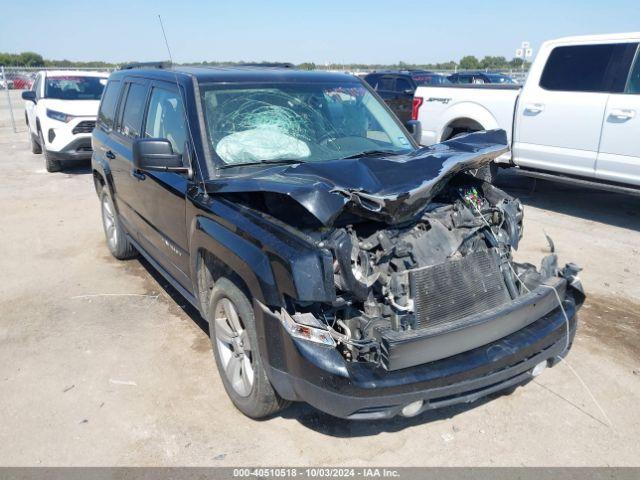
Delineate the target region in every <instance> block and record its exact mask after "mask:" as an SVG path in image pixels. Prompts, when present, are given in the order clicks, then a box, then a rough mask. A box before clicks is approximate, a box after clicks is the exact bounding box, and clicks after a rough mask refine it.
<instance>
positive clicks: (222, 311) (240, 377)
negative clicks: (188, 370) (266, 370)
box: [213, 298, 254, 397]
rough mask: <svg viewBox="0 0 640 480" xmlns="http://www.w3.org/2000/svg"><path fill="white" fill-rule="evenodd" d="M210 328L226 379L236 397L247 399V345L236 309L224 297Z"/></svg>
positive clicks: (249, 387) (249, 369)
mask: <svg viewBox="0 0 640 480" xmlns="http://www.w3.org/2000/svg"><path fill="white" fill-rule="evenodd" d="M213 328H214V333H215V338H216V345H217V347H218V354H219V357H220V361H221V362H222V369H223V370H224V372H225V375H226V377H227V380H228V381H229V383H230V384H231V386H232V387H233V389H234V390H235V391H236V393H237V394H238V395H240V396H241V397H248V396H249V395H250V394H251V390H252V388H253V382H254V371H253V365H252V358H253V356H252V352H251V343H250V342H249V336H248V335H247V330H246V329H245V328H244V325H243V324H242V321H241V320H240V317H239V316H238V311H237V309H236V307H235V306H234V304H233V302H231V300H229V299H228V298H223V299H221V300H220V301H219V302H218V303H217V305H216V309H215V320H214V327H213Z"/></svg>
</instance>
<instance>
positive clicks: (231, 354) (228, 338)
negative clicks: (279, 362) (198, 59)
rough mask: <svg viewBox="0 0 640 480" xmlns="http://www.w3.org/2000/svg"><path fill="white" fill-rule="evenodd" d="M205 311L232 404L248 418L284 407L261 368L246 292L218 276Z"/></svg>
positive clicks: (220, 371) (249, 303) (251, 309)
mask: <svg viewBox="0 0 640 480" xmlns="http://www.w3.org/2000/svg"><path fill="white" fill-rule="evenodd" d="M207 313H208V315H207V318H208V319H209V335H210V337H211V344H212V346H213V353H214V356H215V359H216V365H217V367H218V372H219V373H220V377H221V379H222V383H223V385H224V388H225V390H226V392H227V395H228V396H229V398H230V399H231V401H232V402H233V404H234V405H235V407H236V408H237V409H238V410H240V411H241V412H242V413H244V414H245V415H247V416H248V417H251V418H264V417H267V416H269V415H273V414H274V413H276V412H278V411H280V410H282V409H284V408H285V407H286V406H287V405H288V402H287V401H285V400H283V399H282V398H280V396H279V395H278V394H277V392H276V391H275V390H274V389H273V387H272V386H271V383H270V382H269V379H268V378H267V374H266V372H265V370H264V366H263V362H262V358H261V357H260V352H259V351H258V337H257V335H256V329H255V318H254V315H253V308H252V306H251V302H250V301H249V299H248V298H247V295H246V294H245V293H244V292H243V291H242V290H241V289H240V288H238V286H236V284H235V283H233V282H232V281H230V280H228V279H226V278H220V279H219V280H217V281H216V282H215V286H214V288H213V291H212V292H211V301H210V303H209V310H208V312H207Z"/></svg>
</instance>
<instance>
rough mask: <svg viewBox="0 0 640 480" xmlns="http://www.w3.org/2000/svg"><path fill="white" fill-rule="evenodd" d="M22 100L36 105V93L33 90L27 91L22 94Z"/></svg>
mask: <svg viewBox="0 0 640 480" xmlns="http://www.w3.org/2000/svg"><path fill="white" fill-rule="evenodd" d="M22 99H23V100H26V101H28V102H33V103H36V92H34V91H33V90H25V91H24V92H22Z"/></svg>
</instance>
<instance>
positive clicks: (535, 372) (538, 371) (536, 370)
mask: <svg viewBox="0 0 640 480" xmlns="http://www.w3.org/2000/svg"><path fill="white" fill-rule="evenodd" d="M545 368H547V361H546V360H545V361H544V362H540V363H539V364H537V365H536V366H535V367H533V370H531V376H532V377H537V376H538V375H540V374H541V373H542V372H543V371H544V369H545Z"/></svg>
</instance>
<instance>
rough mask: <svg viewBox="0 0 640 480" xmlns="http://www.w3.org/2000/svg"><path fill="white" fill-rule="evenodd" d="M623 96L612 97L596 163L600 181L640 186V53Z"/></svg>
mask: <svg viewBox="0 0 640 480" xmlns="http://www.w3.org/2000/svg"><path fill="white" fill-rule="evenodd" d="M629 46H630V48H632V49H634V50H635V61H634V65H633V68H632V69H631V73H630V74H629V76H628V80H627V83H626V88H625V90H624V92H622V93H612V94H611V95H609V100H608V101H607V108H606V110H605V114H604V122H603V124H602V138H601V139H600V149H599V151H598V159H597V161H596V177H597V178H599V179H602V180H608V181H612V182H622V183H631V184H633V185H640V49H638V44H637V43H633V44H629Z"/></svg>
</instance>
